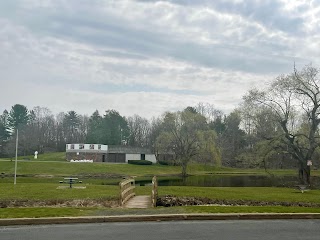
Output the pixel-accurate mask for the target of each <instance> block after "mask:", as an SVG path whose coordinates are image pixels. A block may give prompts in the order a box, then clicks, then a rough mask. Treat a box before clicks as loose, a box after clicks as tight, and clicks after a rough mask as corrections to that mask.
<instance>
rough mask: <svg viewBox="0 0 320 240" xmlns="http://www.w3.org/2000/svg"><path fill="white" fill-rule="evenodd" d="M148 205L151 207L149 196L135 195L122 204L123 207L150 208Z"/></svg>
mask: <svg viewBox="0 0 320 240" xmlns="http://www.w3.org/2000/svg"><path fill="white" fill-rule="evenodd" d="M150 207H151V197H150V196H135V197H133V198H131V199H130V200H129V201H128V202H127V203H126V204H125V205H124V208H150Z"/></svg>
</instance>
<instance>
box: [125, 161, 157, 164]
mask: <svg viewBox="0 0 320 240" xmlns="http://www.w3.org/2000/svg"><path fill="white" fill-rule="evenodd" d="M128 163H129V164H135V165H152V162H150V161H148V160H128Z"/></svg>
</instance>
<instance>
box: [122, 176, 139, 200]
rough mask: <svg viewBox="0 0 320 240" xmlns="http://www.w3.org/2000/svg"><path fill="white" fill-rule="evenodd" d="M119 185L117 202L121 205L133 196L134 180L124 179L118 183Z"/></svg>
mask: <svg viewBox="0 0 320 240" xmlns="http://www.w3.org/2000/svg"><path fill="white" fill-rule="evenodd" d="M119 187H120V199H119V204H120V206H123V205H124V204H125V203H126V202H127V201H128V200H129V199H130V198H132V197H133V196H135V195H136V194H135V192H134V189H135V181H134V179H125V180H122V181H121V182H120V183H119Z"/></svg>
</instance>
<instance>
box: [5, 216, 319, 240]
mask: <svg viewBox="0 0 320 240" xmlns="http://www.w3.org/2000/svg"><path fill="white" fill-rule="evenodd" d="M319 229H320V220H258V221H252V220H237V221H230V220H228V221H183V222H139V223H103V224H101V223H99V224H73V225H72V224H70V225H39V226H16V227H0V239H1V240H20V239H21V240H22V239H23V240H37V239H41V240H42V239H45V240H53V239H54V240H65V239H66V240H84V239H86V240H87V239H90V240H104V239H110V240H145V239H146V240H147V239H148V240H150V239H155V240H158V239H159V240H160V239H161V240H163V239H165V240H180V239H181V240H188V239H197V240H209V239H210V240H211V239H219V240H224V239H230V240H250V239H255V240H257V239H258V240H272V239H276V240H296V239H303V240H309V239H312V240H315V239H317V240H319V239H320V231H319Z"/></svg>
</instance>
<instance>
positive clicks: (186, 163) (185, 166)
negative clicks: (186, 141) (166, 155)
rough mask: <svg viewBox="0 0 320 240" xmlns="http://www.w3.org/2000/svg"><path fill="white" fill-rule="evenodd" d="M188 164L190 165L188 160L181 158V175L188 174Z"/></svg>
mask: <svg viewBox="0 0 320 240" xmlns="http://www.w3.org/2000/svg"><path fill="white" fill-rule="evenodd" d="M187 165H188V161H187V160H186V159H181V167H182V172H181V175H182V177H186V176H187Z"/></svg>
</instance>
